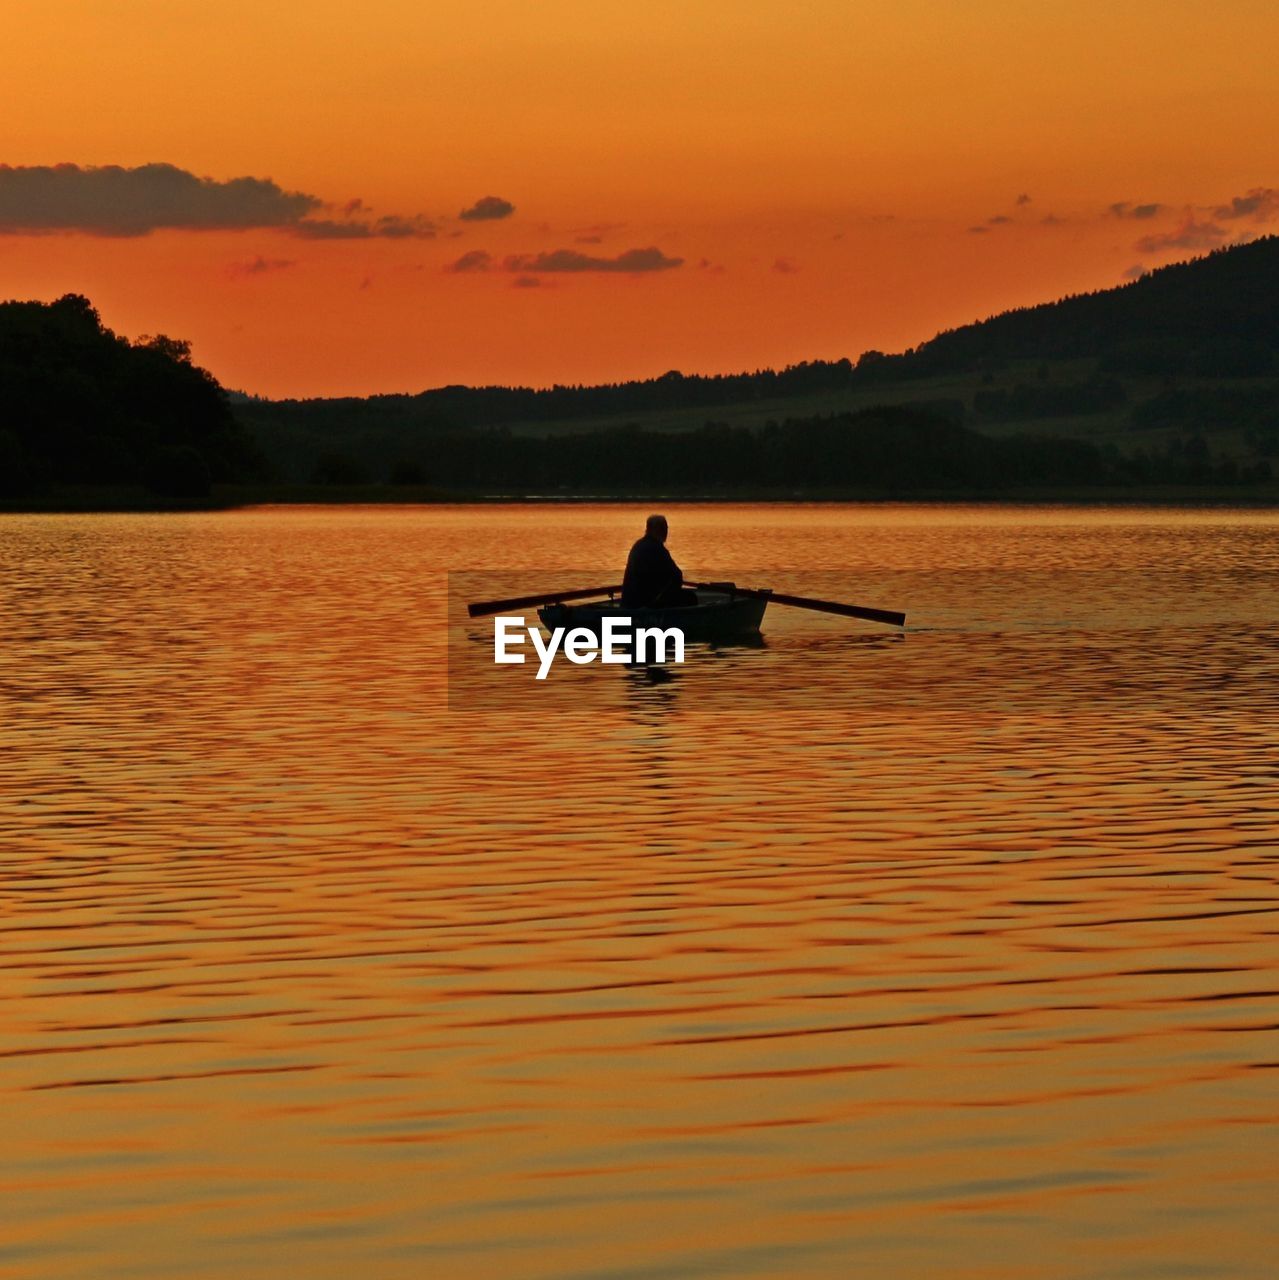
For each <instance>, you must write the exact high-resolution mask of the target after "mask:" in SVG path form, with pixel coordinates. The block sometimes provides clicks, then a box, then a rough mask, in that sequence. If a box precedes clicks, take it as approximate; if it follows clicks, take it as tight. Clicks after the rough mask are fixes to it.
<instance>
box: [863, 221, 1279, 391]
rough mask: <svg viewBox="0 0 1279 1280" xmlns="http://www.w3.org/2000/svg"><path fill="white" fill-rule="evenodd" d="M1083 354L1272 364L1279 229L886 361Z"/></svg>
mask: <svg viewBox="0 0 1279 1280" xmlns="http://www.w3.org/2000/svg"><path fill="white" fill-rule="evenodd" d="M1089 357H1090V358H1095V359H1097V360H1098V361H1099V362H1100V366H1099V367H1100V369H1101V371H1102V372H1105V373H1135V374H1185V375H1191V376H1198V377H1209V378H1211V377H1253V376H1257V375H1260V374H1266V373H1269V372H1271V371H1272V370H1274V369H1275V368H1276V367H1279V236H1266V237H1265V238H1263V239H1260V240H1254V241H1253V242H1252V243H1250V244H1244V245H1236V246H1234V247H1233V248H1229V249H1218V250H1217V251H1215V252H1214V253H1210V254H1208V255H1207V256H1206V257H1203V258H1196V259H1194V260H1193V261H1191V262H1179V263H1175V264H1173V265H1172V266H1167V267H1160V268H1159V269H1158V270H1157V271H1153V272H1151V273H1150V274H1149V275H1146V276H1142V277H1141V278H1140V279H1137V280H1134V281H1133V282H1132V283H1131V284H1126V285H1122V286H1120V287H1119V288H1115V289H1104V290H1101V291H1099V292H1096V293H1085V294H1075V295H1072V296H1070V297H1067V298H1062V299H1061V300H1060V301H1058V302H1046V303H1043V304H1041V305H1040V306H1035V307H1023V308H1020V309H1018V310H1014V311H1006V312H1004V313H1003V314H1002V315H997V316H992V317H991V318H990V319H988V320H982V321H979V322H978V323H976V324H970V325H965V326H964V327H963V328H960V329H951V330H948V331H947V332H944V333H939V334H938V335H937V336H936V337H935V338H933V339H932V341H931V342H926V343H924V344H923V345H922V346H920V347H918V348H916V350H915V351H914V352H911V353H907V354H906V355H904V356H900V357H888V358H887V359H888V361H889V362H890V363H891V364H895V365H897V370H896V371H897V372H899V373H901V374H910V375H912V376H921V375H927V376H932V375H936V374H940V373H956V372H963V371H973V370H980V369H983V368H985V369H990V368H998V367H999V366H1001V365H1003V364H1006V363H1007V362H1009V361H1015V360H1078V359H1081V358H1089ZM858 369H859V371H860V370H861V362H859V365H858Z"/></svg>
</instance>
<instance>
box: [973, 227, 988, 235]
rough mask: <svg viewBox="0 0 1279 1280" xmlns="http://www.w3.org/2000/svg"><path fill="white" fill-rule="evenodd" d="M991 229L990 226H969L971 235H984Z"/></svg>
mask: <svg viewBox="0 0 1279 1280" xmlns="http://www.w3.org/2000/svg"><path fill="white" fill-rule="evenodd" d="M989 230H990V228H989V227H969V228H968V234H969V235H970V236H984V235H985V234H986V233H987V232H988V231H989Z"/></svg>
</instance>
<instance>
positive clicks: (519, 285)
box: [511, 276, 545, 289]
mask: <svg viewBox="0 0 1279 1280" xmlns="http://www.w3.org/2000/svg"><path fill="white" fill-rule="evenodd" d="M543 287H545V286H544V283H543V281H541V280H539V279H538V278H537V276H516V277H515V279H514V280H512V281H511V288H513V289H541V288H543Z"/></svg>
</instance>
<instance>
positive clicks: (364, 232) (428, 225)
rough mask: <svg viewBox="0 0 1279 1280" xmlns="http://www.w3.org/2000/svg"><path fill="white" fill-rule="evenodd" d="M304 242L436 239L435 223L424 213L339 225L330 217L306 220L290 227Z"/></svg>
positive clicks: (388, 215)
mask: <svg viewBox="0 0 1279 1280" xmlns="http://www.w3.org/2000/svg"><path fill="white" fill-rule="evenodd" d="M287 230H288V231H289V234H290V235H295V236H301V237H302V238H303V239H304V240H433V239H435V224H434V223H432V222H431V220H430V219H429V218H424V217H422V216H421V215H420V214H419V215H417V216H416V217H412V218H404V217H401V216H400V215H399V214H393V213H392V214H387V215H386V216H385V217H382V218H374V219H373V220H372V221H371V222H355V221H350V222H338V221H336V220H334V219H329V218H305V219H303V220H302V221H301V222H295V223H293V224H292V225H291V226H290V227H288V228H287Z"/></svg>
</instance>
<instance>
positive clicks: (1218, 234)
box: [1133, 213, 1229, 253]
mask: <svg viewBox="0 0 1279 1280" xmlns="http://www.w3.org/2000/svg"><path fill="white" fill-rule="evenodd" d="M1228 238H1229V237H1228V236H1227V234H1226V232H1225V231H1223V230H1222V229H1221V228H1220V227H1219V226H1217V224H1216V223H1215V222H1198V221H1196V219H1195V216H1194V214H1193V213H1187V214H1186V216H1185V217H1184V218H1183V219H1182V221H1181V225H1180V226H1179V227H1177V228H1176V230H1174V231H1165V232H1162V233H1160V234H1159V235H1150V236H1142V238H1141V239H1140V240H1138V241H1137V242H1136V244H1134V245H1133V248H1134V249H1136V250H1137V252H1138V253H1161V252H1163V251H1164V250H1167V249H1216V248H1217V247H1218V246H1219V245H1222V244H1224V243H1225V242H1226V240H1227V239H1228Z"/></svg>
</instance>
